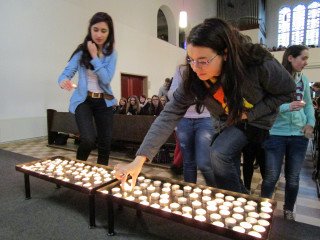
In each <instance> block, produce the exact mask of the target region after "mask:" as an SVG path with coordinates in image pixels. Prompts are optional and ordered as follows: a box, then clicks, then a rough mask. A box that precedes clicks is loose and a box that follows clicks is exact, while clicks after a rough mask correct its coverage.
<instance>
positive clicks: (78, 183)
mask: <svg viewBox="0 0 320 240" xmlns="http://www.w3.org/2000/svg"><path fill="white" fill-rule="evenodd" d="M75 184H76V185H79V186H82V184H83V183H82V182H76V183H75Z"/></svg>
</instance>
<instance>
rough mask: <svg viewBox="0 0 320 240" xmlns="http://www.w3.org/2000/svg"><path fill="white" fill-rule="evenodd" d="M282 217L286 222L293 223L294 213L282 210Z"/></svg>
mask: <svg viewBox="0 0 320 240" xmlns="http://www.w3.org/2000/svg"><path fill="white" fill-rule="evenodd" d="M283 216H284V219H286V220H289V221H295V219H294V213H293V212H292V211H290V210H283Z"/></svg>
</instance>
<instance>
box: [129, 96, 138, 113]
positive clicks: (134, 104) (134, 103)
mask: <svg viewBox="0 0 320 240" xmlns="http://www.w3.org/2000/svg"><path fill="white" fill-rule="evenodd" d="M126 113H127V115H139V114H140V102H139V99H138V97H137V96H131V97H129V100H128V103H127V109H126Z"/></svg>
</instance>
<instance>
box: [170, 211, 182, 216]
mask: <svg viewBox="0 0 320 240" xmlns="http://www.w3.org/2000/svg"><path fill="white" fill-rule="evenodd" d="M172 213H174V214H177V215H182V212H180V211H174V212H172Z"/></svg>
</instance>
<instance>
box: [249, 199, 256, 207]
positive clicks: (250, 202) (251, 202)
mask: <svg viewBox="0 0 320 240" xmlns="http://www.w3.org/2000/svg"><path fill="white" fill-rule="evenodd" d="M247 205H250V206H253V207H254V208H257V206H258V203H257V202H255V201H252V200H250V201H248V202H247Z"/></svg>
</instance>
